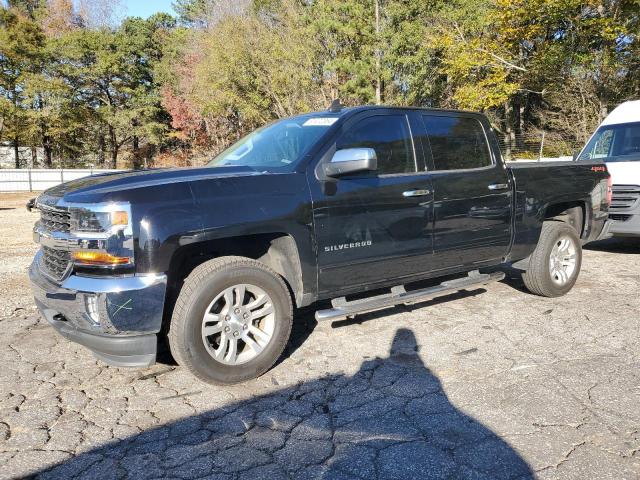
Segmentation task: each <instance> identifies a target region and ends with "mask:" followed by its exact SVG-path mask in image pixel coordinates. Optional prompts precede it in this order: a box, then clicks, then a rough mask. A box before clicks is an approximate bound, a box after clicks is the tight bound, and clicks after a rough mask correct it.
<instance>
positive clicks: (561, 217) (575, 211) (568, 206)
mask: <svg viewBox="0 0 640 480" xmlns="http://www.w3.org/2000/svg"><path fill="white" fill-rule="evenodd" d="M585 210H586V209H585V204H584V202H566V203H556V204H553V205H549V206H548V207H547V208H546V210H545V213H544V220H556V221H559V222H565V223H567V224H569V225H571V226H572V227H573V228H575V230H576V232H578V236H579V237H580V238H583V236H584V235H585V233H586V230H587V224H586V222H587V215H586V211H585Z"/></svg>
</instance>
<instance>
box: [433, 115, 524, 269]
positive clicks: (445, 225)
mask: <svg viewBox="0 0 640 480" xmlns="http://www.w3.org/2000/svg"><path fill="white" fill-rule="evenodd" d="M421 117H422V120H423V126H424V132H423V134H422V135H421V138H422V145H423V149H424V151H425V153H426V156H427V165H428V166H429V170H430V171H431V181H432V186H433V195H434V204H433V215H434V217H433V221H434V225H433V248H434V258H433V267H434V269H435V270H439V269H449V268H455V267H457V266H462V265H465V266H469V265H473V264H478V263H482V262H489V261H493V260H496V259H501V258H502V257H503V256H504V255H506V253H507V251H508V248H509V244H510V241H511V208H512V207H511V204H512V202H511V200H512V193H511V192H512V188H511V183H510V182H511V180H510V177H509V175H508V172H507V170H506V168H505V166H504V165H503V163H502V162H501V161H500V159H499V156H498V154H497V152H496V151H495V150H494V149H493V148H490V144H489V136H488V135H487V133H488V131H489V129H490V127H489V125H488V123H487V122H486V120H484V118H483V117H481V116H479V115H473V114H459V113H455V112H428V113H426V112H425V113H423V114H422V115H421Z"/></svg>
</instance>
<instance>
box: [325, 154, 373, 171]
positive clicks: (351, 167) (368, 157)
mask: <svg viewBox="0 0 640 480" xmlns="http://www.w3.org/2000/svg"><path fill="white" fill-rule="evenodd" d="M377 169H378V159H377V157H376V151H375V150H374V149H373V148H345V149H343V150H338V151H337V152H336V153H334V154H333V157H332V158H331V162H329V163H327V164H326V165H325V166H324V173H325V175H326V176H327V177H340V176H342V175H348V174H350V173H357V172H373V171H376V170H377Z"/></svg>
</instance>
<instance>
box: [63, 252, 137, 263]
mask: <svg viewBox="0 0 640 480" xmlns="http://www.w3.org/2000/svg"><path fill="white" fill-rule="evenodd" d="M71 256H72V257H73V259H74V260H75V261H76V263H79V264H81V265H125V264H127V263H129V262H130V261H131V259H130V258H129V257H116V256H114V255H111V254H109V253H106V252H98V251H94V250H77V251H75V252H73V253H72V255H71Z"/></svg>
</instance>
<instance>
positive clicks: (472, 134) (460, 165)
mask: <svg viewBox="0 0 640 480" xmlns="http://www.w3.org/2000/svg"><path fill="white" fill-rule="evenodd" d="M422 117H423V119H424V122H425V125H426V128H427V136H428V138H429V144H430V145H431V153H432V154H433V163H434V166H435V169H436V170H462V169H469V168H482V167H487V166H490V165H491V163H492V162H491V155H490V154H489V146H488V145H487V138H486V136H485V134H484V129H483V128H482V125H481V124H480V122H479V121H478V120H476V119H475V118H469V117H448V116H441V115H423V116H422Z"/></svg>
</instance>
